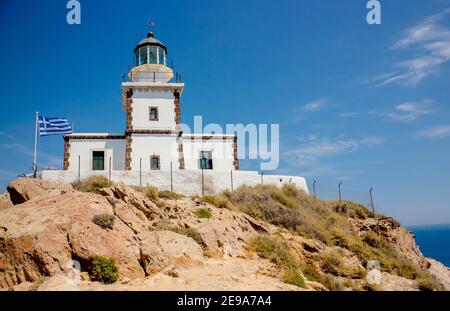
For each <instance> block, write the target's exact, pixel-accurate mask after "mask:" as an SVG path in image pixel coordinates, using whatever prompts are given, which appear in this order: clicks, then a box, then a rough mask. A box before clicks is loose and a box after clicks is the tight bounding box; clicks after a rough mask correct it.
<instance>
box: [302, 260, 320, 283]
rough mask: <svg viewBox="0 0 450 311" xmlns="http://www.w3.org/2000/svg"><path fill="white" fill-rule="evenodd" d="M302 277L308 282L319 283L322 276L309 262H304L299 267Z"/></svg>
mask: <svg viewBox="0 0 450 311" xmlns="http://www.w3.org/2000/svg"><path fill="white" fill-rule="evenodd" d="M301 270H302V272H303V275H304V276H305V277H306V278H307V279H308V280H310V281H313V282H319V283H320V282H321V281H322V275H321V274H320V272H319V270H317V268H316V267H315V265H314V264H313V263H312V262H311V261H306V262H304V263H303V264H302V265H301Z"/></svg>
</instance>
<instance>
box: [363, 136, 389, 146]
mask: <svg viewBox="0 0 450 311" xmlns="http://www.w3.org/2000/svg"><path fill="white" fill-rule="evenodd" d="M384 141H385V139H384V138H383V137H367V138H364V139H362V140H361V144H363V145H366V146H368V147H370V148H373V147H378V146H381V145H383V144H384Z"/></svg>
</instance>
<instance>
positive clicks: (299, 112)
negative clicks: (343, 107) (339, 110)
mask: <svg viewBox="0 0 450 311" xmlns="http://www.w3.org/2000/svg"><path fill="white" fill-rule="evenodd" d="M327 102H328V99H326V98H320V99H317V100H315V101H312V102H310V103H307V104H305V105H303V106H301V107H299V108H297V109H295V110H294V111H293V112H294V114H295V115H296V117H295V120H296V121H298V120H301V119H303V117H304V116H305V114H308V113H313V112H317V111H320V110H322V109H323V108H324V107H325V106H326V105H327Z"/></svg>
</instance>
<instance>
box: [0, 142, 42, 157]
mask: <svg viewBox="0 0 450 311" xmlns="http://www.w3.org/2000/svg"><path fill="white" fill-rule="evenodd" d="M0 146H1V147H3V148H5V149H8V150H10V151H15V152H17V153H21V154H24V155H27V156H32V155H33V154H34V151H33V150H32V149H30V148H28V147H27V146H24V145H22V144H18V143H6V144H1V145H0Z"/></svg>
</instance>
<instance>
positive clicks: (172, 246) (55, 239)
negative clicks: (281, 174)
mask: <svg viewBox="0 0 450 311" xmlns="http://www.w3.org/2000/svg"><path fill="white" fill-rule="evenodd" d="M109 184H110V183H109V181H108V180H105V178H102V177H100V178H97V177H95V178H91V179H89V180H83V181H82V182H80V183H77V184H75V185H74V186H75V190H74V189H73V187H72V186H70V185H65V184H61V183H52V182H43V181H40V180H35V179H25V178H22V179H18V180H17V181H14V182H11V183H10V185H9V186H8V194H9V195H5V194H4V195H2V196H1V200H2V202H3V203H5V204H6V206H7V207H6V208H2V209H1V210H0V213H1V216H2V217H0V227H1V228H5V229H4V230H3V231H2V230H0V235H1V234H2V233H3V236H2V237H3V239H0V257H2V258H4V262H5V263H6V264H5V265H3V266H2V267H0V288H12V287H14V286H20V284H22V283H24V285H23V286H22V287H20V288H27V287H26V286H29V284H31V283H29V284H26V283H27V282H29V280H34V281H36V280H40V281H38V282H36V287H37V286H38V285H39V283H40V282H41V279H40V278H41V277H50V278H49V280H48V281H45V284H43V285H41V286H42V288H47V289H48V288H53V286H59V285H60V284H61V282H60V280H61V279H64V276H61V273H62V274H64V269H63V268H62V267H64V264H65V263H66V262H67V258H77V260H79V261H80V262H81V263H82V265H83V271H87V272H88V273H89V275H90V277H91V279H92V280H96V281H99V282H102V283H107V284H109V283H112V282H115V281H116V280H117V279H118V271H120V275H121V277H123V278H127V279H131V280H138V279H139V278H144V277H146V276H150V275H152V274H154V273H157V272H158V271H165V269H167V268H169V267H171V266H172V265H173V267H174V269H175V268H176V269H183V272H182V273H180V274H178V275H179V278H182V279H183V280H186V279H188V278H191V277H192V276H194V275H197V276H199V278H198V279H197V280H199V282H203V283H204V284H208V285H207V286H211V288H225V287H227V286H229V282H228V281H227V280H225V278H224V277H223V275H232V274H233V273H235V272H236V267H237V266H236V265H241V264H244V265H246V266H247V267H248V268H247V269H248V271H250V272H249V273H250V274H248V275H247V274H246V275H245V276H241V275H237V274H236V275H233V282H235V285H236V284H237V285H242V286H246V287H245V288H246V289H252V288H251V286H255V287H254V289H258V290H259V289H268V288H278V289H280V288H283V289H292V288H293V287H292V286H289V285H287V284H282V283H281V282H280V281H283V282H285V283H288V284H293V285H296V286H298V287H300V288H304V287H305V288H308V289H316V290H323V289H325V288H327V289H330V290H411V289H419V290H439V289H441V288H442V289H449V288H450V272H449V271H448V269H447V268H446V267H445V266H444V265H442V264H441V263H439V262H437V261H434V260H432V259H427V258H425V257H424V256H423V254H422V253H421V252H420V249H419V248H418V247H417V246H416V244H415V241H414V236H413V234H412V233H411V232H410V231H408V230H407V229H405V228H402V227H399V224H398V223H397V222H395V221H394V220H392V219H389V218H387V217H384V216H382V215H374V214H373V213H372V212H371V211H369V210H367V209H366V208H365V207H364V206H362V205H359V204H356V203H352V202H348V201H342V202H338V201H322V200H319V199H315V198H313V197H311V196H309V195H308V194H306V193H304V192H302V191H300V190H298V189H296V188H295V187H294V186H293V185H284V186H283V187H274V186H270V185H258V186H255V187H246V186H243V187H240V188H238V189H236V190H235V191H233V192H231V191H225V192H223V193H221V194H218V195H214V196H211V195H208V196H204V197H199V196H194V197H191V200H190V199H188V198H185V199H183V200H178V201H177V199H178V198H179V195H177V194H174V193H170V192H167V191H166V192H160V191H158V190H157V189H156V188H153V187H129V186H126V185H123V184H120V183H118V184H112V185H111V186H110V187H109V189H102V188H104V187H105V186H108V185H109ZM77 189H78V191H79V190H81V189H83V190H82V191H90V192H94V193H98V194H100V195H101V196H103V197H105V199H101V198H100V196H99V195H98V194H89V193H84V194H80V192H78V191H77ZM150 201H152V202H150ZM154 203H156V204H154ZM16 205H18V206H16ZM111 209H113V210H114V215H111V214H112V213H111ZM42 211H45V213H44V214H43V213H42ZM244 213H245V214H247V215H245V214H244ZM41 215H45V217H46V220H45V222H43V221H42V220H41V219H40V216H41ZM94 215H95V217H93V216H94ZM212 215H214V219H213V220H211V221H202V220H199V218H204V219H208V218H211V217H212ZM249 215H250V216H252V217H249ZM114 221H115V222H116V223H114ZM92 222H94V223H95V224H97V225H98V226H100V227H102V228H109V229H111V228H113V227H114V231H113V230H101V229H100V228H98V227H97V226H94V225H93V224H92ZM30 228H32V230H34V231H33V232H37V233H36V236H35V237H33V238H29V237H28V236H29V232H30ZM6 231H7V232H8V234H5V232H6ZM48 236H52V239H51V240H49V239H48ZM193 240H194V241H193ZM24 242H26V243H27V247H26V248H24V245H25V244H24ZM29 242H30V243H29ZM28 245H29V246H28ZM43 250H45V251H43ZM249 250H250V251H253V252H255V253H257V254H258V255H259V257H261V258H266V259H267V260H260V259H257V258H249V257H248V255H249ZM30 253H33V254H34V255H33V258H30V257H29V256H28V254H30ZM98 254H102V255H104V256H108V257H100V256H97V255H98ZM50 257H51V258H53V259H52V261H49V260H48V258H50ZM205 257H211V258H214V259H215V260H217V261H218V262H216V261H213V260H210V259H207V258H205ZM112 258H114V259H112ZM204 260H206V261H208V262H209V263H211V264H214V265H215V266H210V265H205V266H202V265H199V263H201V262H202V261H204ZM373 260H375V261H378V262H379V263H380V267H381V270H382V271H384V272H387V273H383V276H382V277H383V280H384V279H385V278H386V282H382V284H380V285H378V286H372V285H369V284H368V283H367V282H366V280H365V274H366V269H364V267H365V266H367V265H368V262H369V261H373ZM269 261H270V262H272V263H273V264H270V263H269ZM55 262H56V263H58V264H54V263H55ZM181 263H183V266H181V265H180V264H181ZM184 264H186V266H184ZM18 265H20V266H21V267H22V269H23V271H25V272H21V271H22V270H20V271H18V270H17V269H16V268H15V267H17V266H18ZM188 267H196V268H195V269H192V270H191V268H188ZM218 267H221V268H218ZM223 267H227V269H225V270H223V271H222V270H221V272H220V273H222V274H221V275H219V276H217V275H216V278H215V279H213V278H210V275H209V274H208V271H213V270H214V269H219V270H220V269H222V268H223ZM2 269H3V270H2ZM238 270H239V269H238ZM174 271H175V270H174ZM239 271H241V270H239ZM58 275H59V276H58ZM206 275H207V276H206ZM258 275H259V276H260V277H261V278H260V280H261V282H260V283H258V284H254V285H251V281H250V282H249V281H248V280H251V279H254V277H256V276H258ZM203 276H205V278H206V279H207V280H204V279H203ZM397 276H402V277H403V278H402V277H397ZM53 277H55V279H53ZM234 277H236V278H237V279H239V280H241V281H242V282H240V281H235V280H234ZM58 278H59V279H58ZM242 278H244V279H245V281H244V280H243V279H242ZM275 278H279V280H275ZM405 278H407V279H405ZM222 279H223V283H222ZM200 280H201V281H200ZM218 280H220V281H218ZM436 280H437V281H438V282H439V283H437V281H436ZM172 281H174V280H172ZM208 282H210V283H208ZM236 282H237V283H236ZM239 282H240V283H239ZM89 284H90V285H89ZM92 284H93V283H91V282H86V283H85V284H84V285H86V286H91V285H92ZM136 284H137V283H136ZM174 284H184V283H183V282H177V283H173V284H172V285H174ZM84 285H83V286H84ZM116 285H117V286H122V285H120V284H115V285H114V286H116ZM155 285H157V283H155ZM159 285H160V286H163V287H164V286H165V285H163V284H159ZM193 285H195V286H197V285H198V284H193ZM93 286H100V285H99V284H98V283H97V284H94V285H93ZM123 286H124V287H125V288H128V286H130V285H129V284H127V285H123ZM177 286H178V285H177ZM183 286H184V285H183ZM441 286H442V287H441ZM182 288H185V287H182ZM186 288H190V287H189V285H187V283H186ZM40 290H41V288H40Z"/></svg>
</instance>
